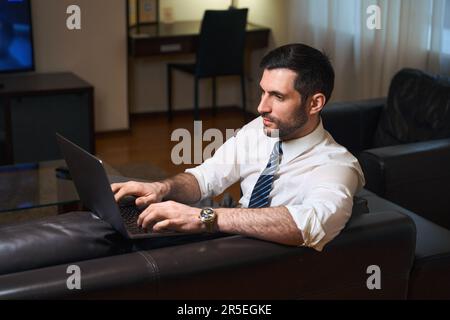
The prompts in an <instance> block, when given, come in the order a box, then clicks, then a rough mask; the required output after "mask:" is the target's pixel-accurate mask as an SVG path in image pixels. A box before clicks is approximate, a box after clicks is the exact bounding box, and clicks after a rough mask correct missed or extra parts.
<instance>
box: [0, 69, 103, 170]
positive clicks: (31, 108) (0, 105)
mask: <svg viewBox="0 0 450 320" xmlns="http://www.w3.org/2000/svg"><path fill="white" fill-rule="evenodd" d="M0 85H1V86H0V164H15V163H25V162H37V161H45V160H54V159H59V158H61V154H60V151H59V148H58V146H57V144H56V138H55V133H56V132H59V133H61V134H63V135H64V136H66V137H68V138H69V139H71V140H73V141H74V142H75V143H77V144H79V145H80V146H81V147H83V148H85V149H86V150H88V151H89V152H91V153H95V141H94V110H93V95H94V88H93V87H92V85H90V84H89V83H87V82H85V81H84V80H82V79H80V78H79V77H77V76H76V75H74V74H72V73H45V74H44V73H30V74H12V75H2V76H0Z"/></svg>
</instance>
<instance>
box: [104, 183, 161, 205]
mask: <svg viewBox="0 0 450 320" xmlns="http://www.w3.org/2000/svg"><path fill="white" fill-rule="evenodd" d="M111 189H112V192H113V193H114V198H115V199H116V201H119V200H120V199H122V198H123V197H125V196H135V197H137V198H136V206H139V207H140V206H148V205H149V204H151V203H157V202H161V201H162V200H163V198H164V197H165V196H166V195H167V194H168V191H169V190H168V187H167V186H166V185H165V184H164V183H161V182H151V183H144V182H136V181H128V182H124V183H113V184H111Z"/></svg>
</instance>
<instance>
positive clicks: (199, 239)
mask: <svg viewBox="0 0 450 320" xmlns="http://www.w3.org/2000/svg"><path fill="white" fill-rule="evenodd" d="M367 205H368V207H367ZM368 209H370V213H369V212H368ZM70 265H77V266H78V267H79V268H80V270H81V282H80V284H81V289H80V290H76V289H74V290H69V289H68V287H67V281H68V278H69V276H70V274H68V273H67V271H68V267H69V266H70ZM372 265H376V266H378V267H379V268H380V272H381V273H380V276H381V278H380V279H381V289H379V290H378V289H372V290H370V289H368V286H367V281H368V279H369V277H370V276H371V273H370V272H369V273H368V267H369V266H372ZM449 266H450V231H448V230H446V229H444V228H442V227H439V226H437V225H435V224H433V223H431V222H429V221H427V220H425V219H423V218H421V217H420V216H418V215H416V214H414V213H412V212H409V211H407V210H405V209H403V208H401V207H399V206H396V205H395V204H392V203H390V202H388V201H386V200H384V199H381V198H379V197H377V196H376V195H375V194H373V193H371V192H369V191H366V190H363V192H361V193H360V194H359V197H358V198H357V200H356V201H355V205H354V210H353V215H352V218H351V220H350V221H349V223H348V224H347V226H346V228H345V230H344V231H343V232H342V233H341V234H340V235H339V236H338V237H337V238H336V239H334V240H333V241H332V242H330V243H329V244H328V245H327V246H326V247H325V249H324V250H323V252H316V251H314V250H313V249H309V248H303V247H300V248H295V247H288V246H283V245H278V244H274V243H270V242H265V241H260V240H256V239H251V238H246V237H242V236H236V235H224V234H218V235H186V236H183V237H180V238H171V239H166V240H160V241H154V240H143V241H142V240H141V241H137V242H136V241H135V242H131V241H127V240H124V239H123V238H121V236H120V235H118V234H117V233H116V232H115V231H114V230H113V229H112V228H111V227H110V226H109V225H108V224H107V223H106V222H104V221H102V220H99V219H97V218H95V217H93V216H92V214H90V213H88V212H76V213H70V214H65V215H60V216H54V217H50V218H44V219H40V220H34V221H28V222H22V223H15V224H8V225H2V226H0V299H47V298H51V299H71V298H82V299H117V298H119V299H407V298H444V299H448V298H450V288H449V287H448V286H446V285H445V284H446V283H450V281H449V280H450V268H449Z"/></svg>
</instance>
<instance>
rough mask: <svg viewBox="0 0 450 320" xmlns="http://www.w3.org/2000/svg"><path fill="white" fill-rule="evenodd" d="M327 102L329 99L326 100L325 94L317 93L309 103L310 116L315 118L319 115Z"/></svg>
mask: <svg viewBox="0 0 450 320" xmlns="http://www.w3.org/2000/svg"><path fill="white" fill-rule="evenodd" d="M326 102H327V98H325V95H324V94H323V93H316V94H315V95H313V96H312V97H311V98H310V101H309V108H310V109H309V115H311V116H313V115H316V114H319V112H320V111H322V109H323V106H324V105H325V103H326Z"/></svg>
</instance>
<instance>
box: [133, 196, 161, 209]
mask: <svg viewBox="0 0 450 320" xmlns="http://www.w3.org/2000/svg"><path fill="white" fill-rule="evenodd" d="M156 202H157V201H156V196H155V195H154V194H150V195H148V196H145V197H139V198H137V199H136V206H138V207H140V206H148V205H150V204H152V203H156Z"/></svg>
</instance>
